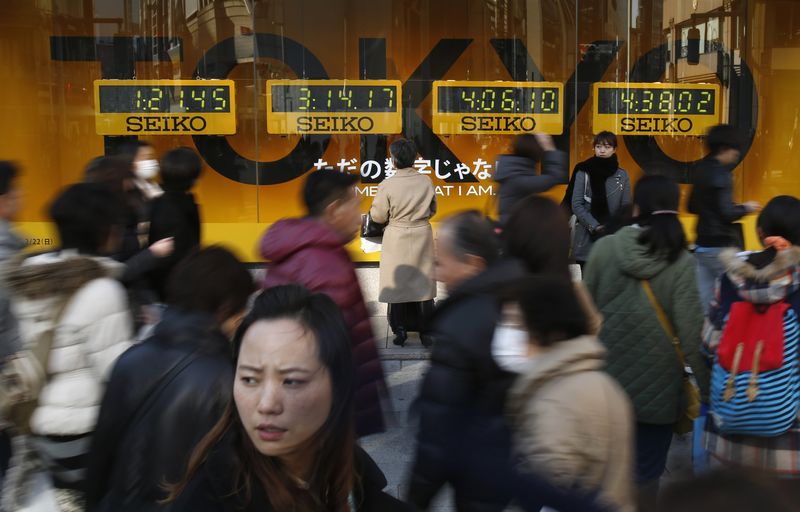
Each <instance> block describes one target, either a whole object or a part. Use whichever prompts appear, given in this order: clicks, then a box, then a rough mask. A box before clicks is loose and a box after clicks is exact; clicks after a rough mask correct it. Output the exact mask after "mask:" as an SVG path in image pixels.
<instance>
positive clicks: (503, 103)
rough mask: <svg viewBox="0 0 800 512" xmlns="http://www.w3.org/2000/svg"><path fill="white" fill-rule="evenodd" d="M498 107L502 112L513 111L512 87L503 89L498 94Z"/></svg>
mask: <svg viewBox="0 0 800 512" xmlns="http://www.w3.org/2000/svg"><path fill="white" fill-rule="evenodd" d="M509 96H510V97H509ZM500 108H501V109H502V111H503V112H513V111H514V89H503V94H501V95H500Z"/></svg>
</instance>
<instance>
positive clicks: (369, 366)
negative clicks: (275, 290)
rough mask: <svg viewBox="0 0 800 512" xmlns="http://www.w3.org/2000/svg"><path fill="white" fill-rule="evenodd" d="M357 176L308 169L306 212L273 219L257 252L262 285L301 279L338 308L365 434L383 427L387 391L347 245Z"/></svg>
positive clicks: (357, 221) (357, 217) (359, 425)
mask: <svg viewBox="0 0 800 512" xmlns="http://www.w3.org/2000/svg"><path fill="white" fill-rule="evenodd" d="M357 180H358V178H357V177H356V176H354V175H351V174H345V173H341V172H339V171H336V170H334V169H321V170H319V171H315V172H313V173H311V174H310V175H309V177H308V178H307V179H306V183H305V185H304V188H303V201H304V202H305V206H306V209H307V211H308V216H307V217H303V218H299V219H284V220H280V221H278V222H276V223H275V224H273V225H272V227H271V228H270V229H269V230H268V231H267V232H266V233H265V234H264V237H263V238H262V239H261V255H262V256H263V257H264V258H265V259H267V260H269V261H270V262H271V266H270V267H269V269H268V270H267V277H266V279H265V280H264V287H265V288H266V287H270V286H278V285H282V284H289V283H297V284H301V285H303V286H305V287H306V288H308V289H309V290H310V291H312V292H317V293H324V294H326V295H328V296H329V297H330V298H331V299H333V301H334V302H336V304H337V305H338V306H339V307H340V308H341V310H342V313H343V314H344V319H345V322H346V324H347V328H348V329H349V331H350V337H351V341H352V347H353V360H354V363H355V367H356V374H357V375H356V397H355V408H356V432H357V433H358V435H359V436H365V435H369V434H374V433H377V432H383V430H384V429H385V425H384V417H383V409H382V407H381V401H382V400H384V399H385V398H386V396H387V390H386V382H385V380H384V376H383V368H382V366H381V361H380V358H379V356H378V347H377V345H376V344H375V337H374V336H373V334H372V325H371V324H370V320H369V313H368V311H367V305H366V304H365V303H364V297H363V295H362V293H361V286H360V285H359V283H358V278H357V276H356V272H355V267H354V266H353V262H352V260H351V259H350V256H349V255H348V254H347V250H346V249H345V244H347V242H349V241H350V240H352V239H353V237H354V236H355V235H356V233H357V232H358V229H359V227H360V225H361V213H360V210H359V206H360V202H359V199H358V196H357V195H356V193H355V186H354V185H355V183H356V181H357Z"/></svg>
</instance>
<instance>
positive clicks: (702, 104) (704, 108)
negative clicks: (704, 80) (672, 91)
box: [697, 91, 711, 114]
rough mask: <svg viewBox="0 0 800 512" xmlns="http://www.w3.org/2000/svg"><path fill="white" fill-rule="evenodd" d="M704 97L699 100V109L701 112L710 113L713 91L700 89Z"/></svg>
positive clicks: (701, 95)
mask: <svg viewBox="0 0 800 512" xmlns="http://www.w3.org/2000/svg"><path fill="white" fill-rule="evenodd" d="M700 97H701V98H702V99H701V100H700V101H699V102H697V111H698V112H699V113H701V114H708V113H709V112H708V104H709V103H711V91H700Z"/></svg>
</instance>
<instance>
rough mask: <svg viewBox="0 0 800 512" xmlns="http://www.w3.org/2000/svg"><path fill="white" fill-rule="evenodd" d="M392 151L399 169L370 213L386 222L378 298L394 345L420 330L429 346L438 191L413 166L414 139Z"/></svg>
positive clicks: (396, 144)
mask: <svg viewBox="0 0 800 512" xmlns="http://www.w3.org/2000/svg"><path fill="white" fill-rule="evenodd" d="M389 153H390V154H391V157H392V161H393V164H394V167H395V169H397V171H396V173H395V175H394V176H392V177H391V178H388V179H386V180H384V181H383V182H382V183H381V184H380V185H379V186H378V192H377V194H376V195H375V199H374V200H373V201H372V207H371V208H370V211H369V214H370V217H372V220H374V221H375V222H378V223H381V224H384V223H388V224H387V226H386V229H385V230H384V232H383V250H382V252H381V264H380V293H379V295H378V300H380V301H381V302H385V303H388V304H389V308H388V317H389V326H390V327H391V328H392V332H393V333H394V334H395V338H394V344H395V345H400V346H402V345H404V344H405V342H406V339H407V337H408V331H419V332H420V339H421V340H422V343H423V344H424V345H425V346H429V345H430V343H431V340H430V338H429V337H428V336H427V335H426V334H425V333H424V331H425V326H424V325H423V322H424V318H426V317H428V316H429V314H430V313H431V311H432V310H433V299H434V297H436V282H435V281H434V275H433V231H432V230H431V224H430V218H431V217H432V216H433V215H434V214H435V213H436V194H435V190H434V188H433V183H431V180H430V178H429V177H427V176H425V175H424V174H420V173H419V172H418V171H417V170H416V169H415V168H413V167H412V165H413V164H414V160H415V159H416V157H417V149H416V147H415V146H414V143H413V142H412V141H410V140H408V139H399V140H396V141H394V142H393V143H392V145H391V146H390V147H389Z"/></svg>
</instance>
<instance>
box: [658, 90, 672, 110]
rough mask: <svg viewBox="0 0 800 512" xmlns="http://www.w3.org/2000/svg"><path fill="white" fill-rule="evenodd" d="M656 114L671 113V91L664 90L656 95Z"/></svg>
mask: <svg viewBox="0 0 800 512" xmlns="http://www.w3.org/2000/svg"><path fill="white" fill-rule="evenodd" d="M658 112H659V113H660V114H669V113H670V112H672V91H670V90H669V89H664V90H663V91H661V93H659V95H658Z"/></svg>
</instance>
